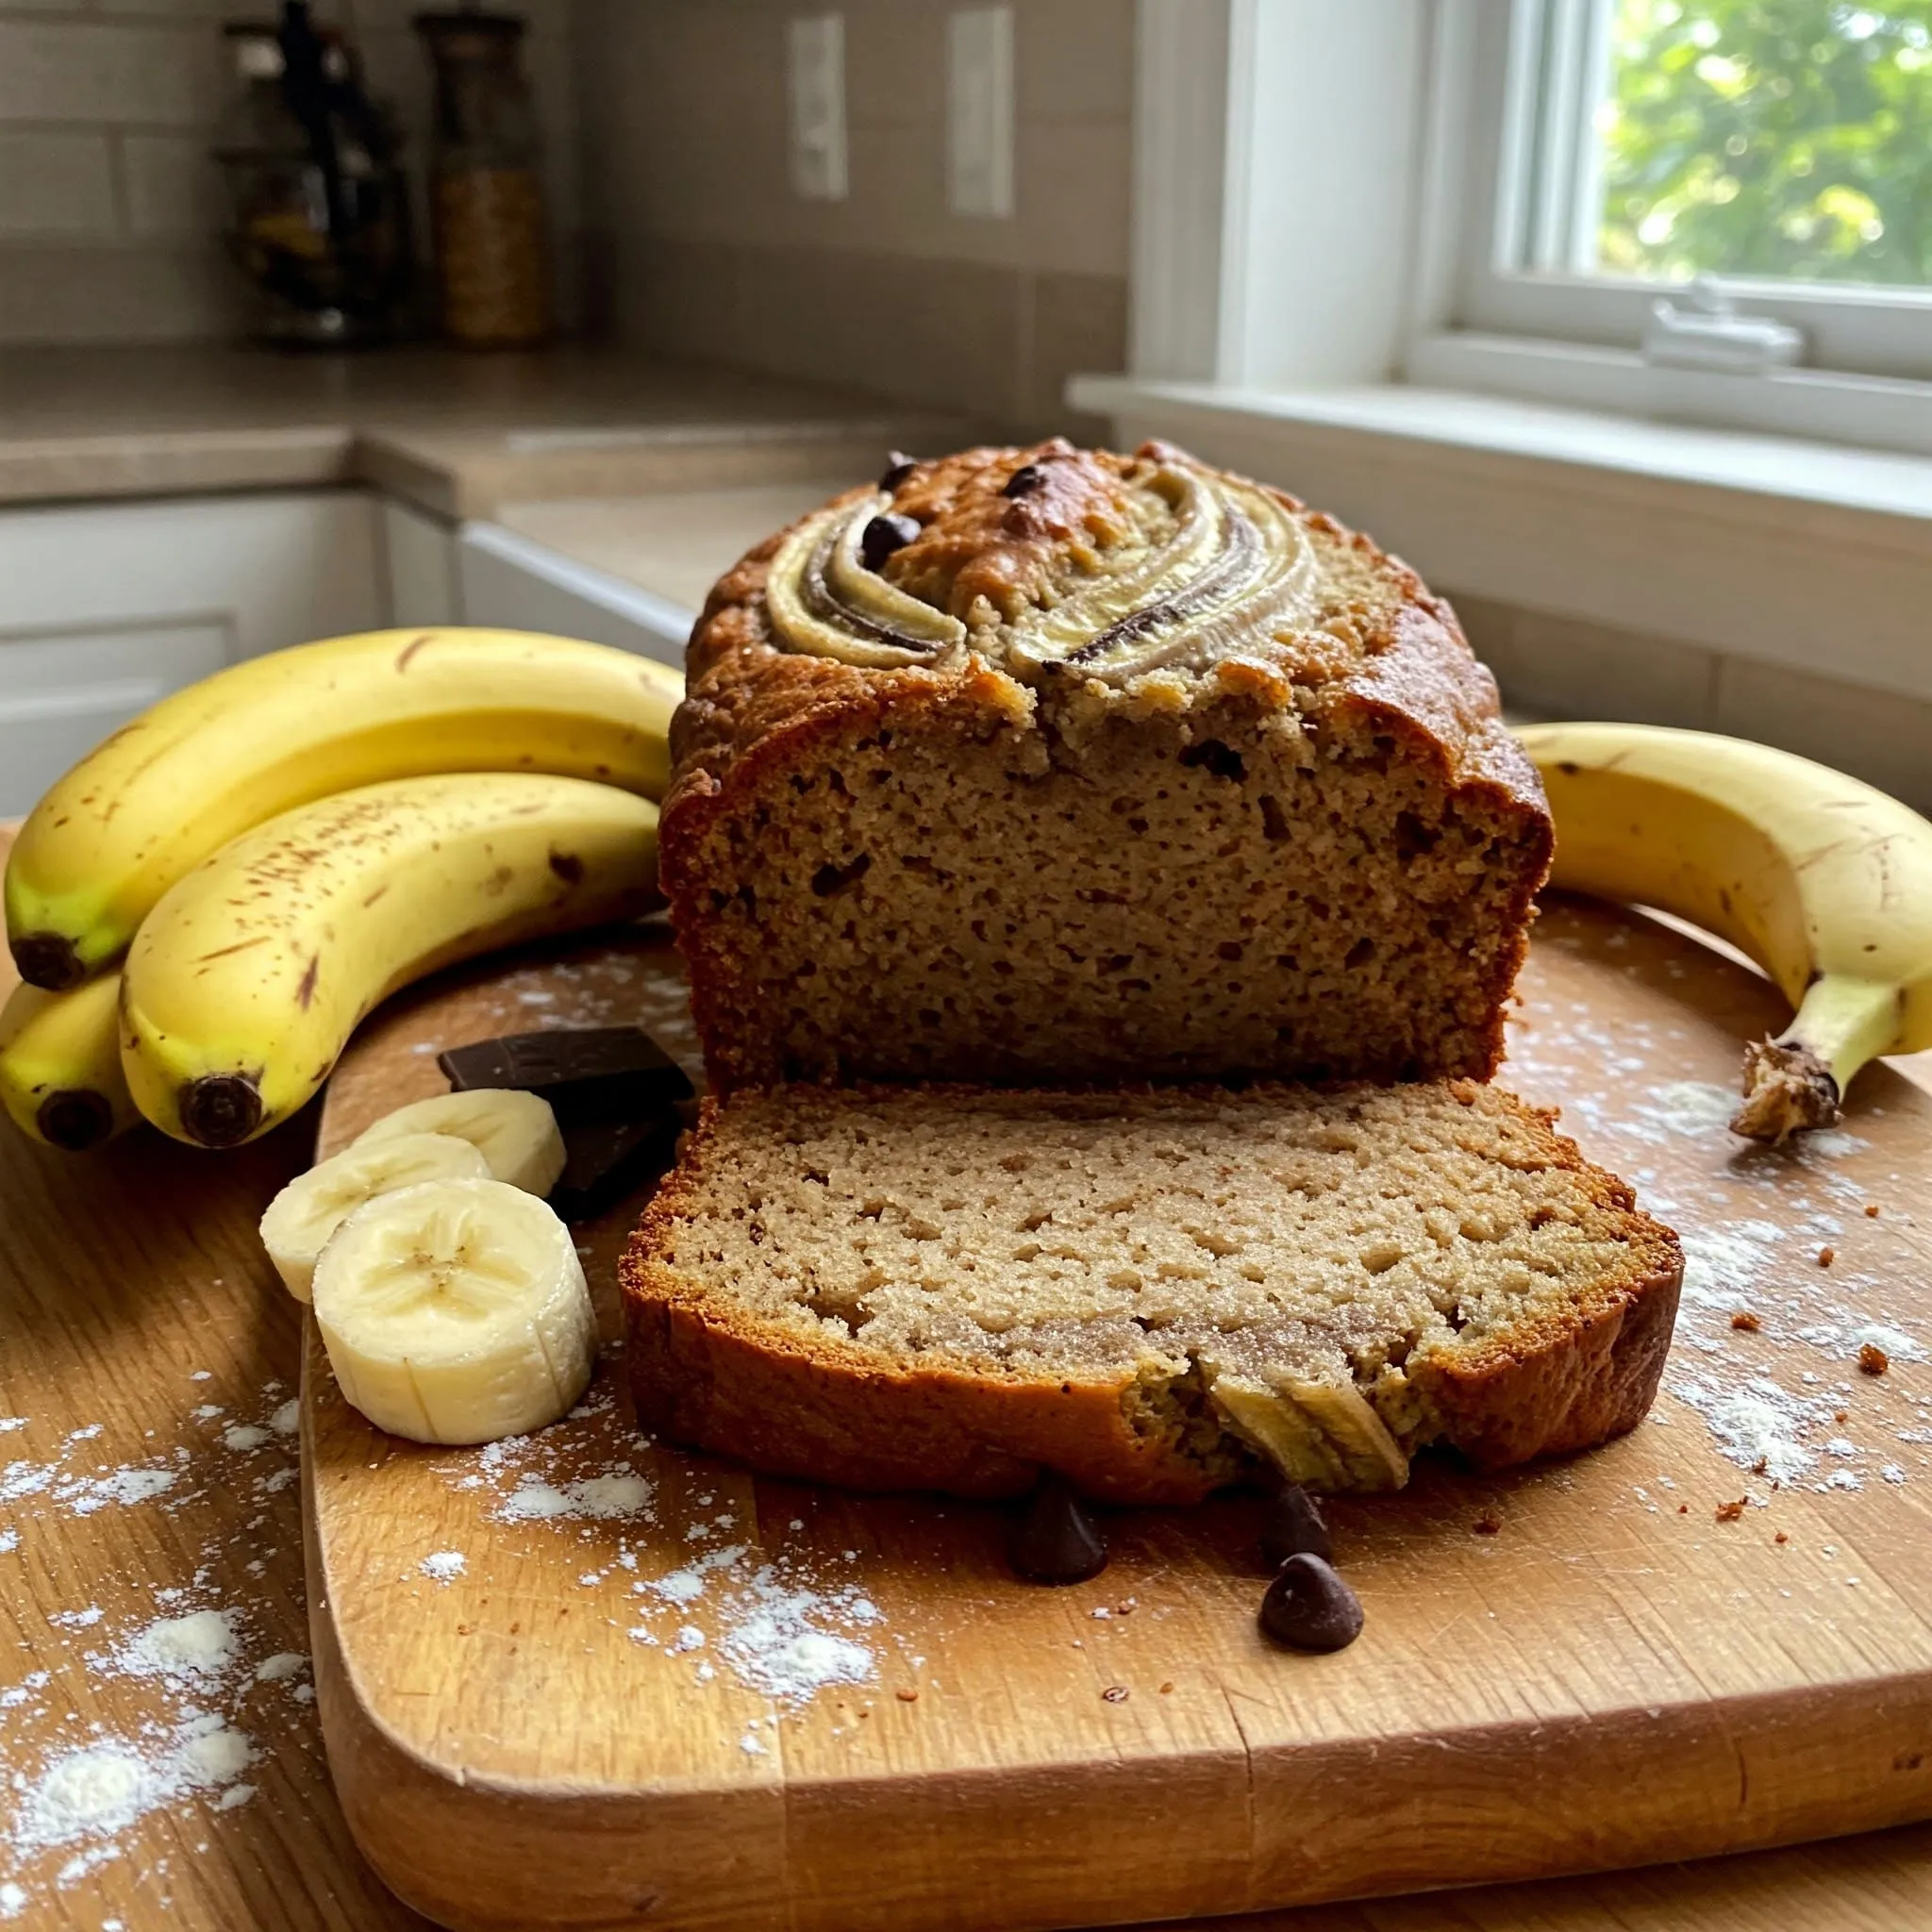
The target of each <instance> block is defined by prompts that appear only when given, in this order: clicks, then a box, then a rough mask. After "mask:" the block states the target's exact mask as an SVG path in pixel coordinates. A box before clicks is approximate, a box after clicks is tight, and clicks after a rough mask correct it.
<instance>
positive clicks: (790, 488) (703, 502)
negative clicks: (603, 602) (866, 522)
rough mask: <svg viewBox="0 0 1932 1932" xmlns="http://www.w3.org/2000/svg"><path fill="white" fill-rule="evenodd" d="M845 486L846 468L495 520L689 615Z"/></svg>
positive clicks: (554, 506) (567, 501)
mask: <svg viewBox="0 0 1932 1932" xmlns="http://www.w3.org/2000/svg"><path fill="white" fill-rule="evenodd" d="M853 481H854V475H853V472H852V471H851V470H846V471H844V472H842V473H838V472H827V473H825V474H823V475H817V476H802V477H800V478H799V480H798V481H796V482H791V483H758V484H753V485H749V486H747V487H745V488H742V489H736V490H702V489H696V490H678V491H675V492H671V491H665V492H662V493H658V494H644V495H637V496H590V497H563V498H560V499H558V500H557V501H553V502H541V503H523V502H510V503H505V504H502V505H500V506H499V507H498V508H497V510H496V513H495V516H494V518H493V521H494V522H495V523H497V524H499V525H502V527H503V528H505V529H506V530H509V531H512V532H514V533H515V534H516V535H517V536H519V537H525V538H527V539H529V541H531V542H533V543H541V544H542V545H543V547H544V548H545V549H546V550H549V551H551V552H553V553H554V554H555V555H557V556H558V557H564V558H569V559H570V560H571V561H572V562H573V563H580V564H584V565H587V566H588V567H589V568H590V569H591V570H595V571H601V572H603V573H604V574H605V575H608V576H613V577H618V578H621V579H622V580H623V581H624V582H625V583H629V584H635V585H636V586H637V587H638V588H639V589H640V590H644V591H650V592H651V593H652V594H653V595H654V596H658V597H663V598H665V599H667V600H668V601H669V602H671V603H673V604H677V605H681V606H683V607H684V608H686V609H687V610H693V611H695V610H698V609H701V608H703V606H704V602H705V598H706V597H707V595H708V594H709V591H710V589H711V586H712V585H713V584H714V583H716V582H717V580H718V579H719V578H720V577H721V576H723V575H724V573H725V572H726V571H727V570H729V569H730V568H731V566H732V565H733V564H734V563H736V562H737V561H738V559H739V558H741V557H742V556H743V555H744V553H745V552H746V551H747V550H749V549H751V548H752V547H753V545H754V544H758V543H761V542H763V541H764V540H765V539H766V538H767V537H769V536H770V535H771V534H772V532H773V531H774V530H782V529H783V528H784V527H785V525H787V524H789V523H791V522H792V521H793V520H794V519H796V518H798V517H801V516H803V515H804V514H805V512H806V511H807V510H808V509H813V508H816V507H817V506H818V505H820V504H822V503H824V500H825V499H826V498H827V497H828V496H833V495H836V494H837V493H838V492H839V491H841V490H849V489H850V488H851V487H852V484H853Z"/></svg>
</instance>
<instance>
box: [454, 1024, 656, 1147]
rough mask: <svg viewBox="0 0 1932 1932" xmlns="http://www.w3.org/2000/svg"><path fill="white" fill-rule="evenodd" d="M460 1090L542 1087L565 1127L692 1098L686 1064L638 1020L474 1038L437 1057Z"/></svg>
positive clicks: (638, 1114)
mask: <svg viewBox="0 0 1932 1932" xmlns="http://www.w3.org/2000/svg"><path fill="white" fill-rule="evenodd" d="M436 1064H437V1065H438V1066H439V1067H441V1069H442V1071H443V1074H444V1075H445V1077H446V1078H447V1079H448V1081H449V1084H450V1086H451V1087H452V1088H453V1089H454V1090H455V1091H457V1092H458V1093H465V1092H468V1091H470V1090H471V1089H473V1088H477V1087H517V1088H522V1089H524V1090H525V1091H527V1092H530V1093H540V1094H541V1095H542V1097H543V1098H544V1099H545V1100H547V1101H548V1102H549V1103H550V1105H551V1107H552V1108H553V1109H554V1110H555V1112H556V1114H557V1118H558V1122H559V1123H560V1124H562V1125H564V1126H565V1127H568V1126H570V1125H571V1124H573V1123H574V1122H578V1121H608V1120H643V1119H644V1118H646V1116H655V1114H656V1113H657V1112H658V1109H660V1108H666V1107H669V1106H670V1105H672V1104H673V1103H674V1102H675V1101H679V1100H688V1099H690V1098H691V1082H690V1081H689V1080H688V1079H686V1078H685V1076H684V1071H683V1069H682V1068H680V1067H679V1066H678V1064H677V1062H676V1061H675V1060H674V1059H673V1058H671V1056H670V1055H669V1054H667V1053H666V1052H665V1051H664V1049H663V1048H662V1047H660V1046H659V1045H658V1042H657V1041H655V1040H653V1039H652V1038H651V1036H650V1035H649V1034H648V1033H646V1032H645V1031H644V1030H643V1028H642V1027H641V1026H589V1027H561V1028H558V1029H556V1030H555V1031H552V1032H548V1033H511V1034H507V1035H505V1037H504V1038H503V1039H501V1040H478V1041H472V1042H471V1043H470V1044H469V1045H468V1046H456V1047H452V1048H451V1049H450V1050H449V1052H447V1053H440V1054H438V1055H437V1057H436Z"/></svg>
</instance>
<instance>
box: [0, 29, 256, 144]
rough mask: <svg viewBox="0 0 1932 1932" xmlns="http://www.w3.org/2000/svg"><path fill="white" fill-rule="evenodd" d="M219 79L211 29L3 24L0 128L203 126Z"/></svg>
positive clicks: (218, 60) (217, 53)
mask: <svg viewBox="0 0 1932 1932" xmlns="http://www.w3.org/2000/svg"><path fill="white" fill-rule="evenodd" d="M221 74H222V48H221V43H220V42H219V40H218V39H217V38H216V36H215V32H214V28H213V26H212V25H211V24H210V23H208V22H202V23H199V24H197V25H192V26H189V25H175V24H173V23H169V24H165V25H164V24H158V23H154V22H150V21H141V22H134V21H125V22H124V21H106V20H71V21H69V20H15V19H10V18H9V19H0V122H19V121H32V122H39V123H46V122H89V123H96V124H98V123H108V124H113V125H127V124H140V125H148V126H156V127H199V126H203V125H206V124H207V122H208V117H209V115H210V114H211V113H212V111H213V109H214V106H215V103H216V101H217V100H218V99H219V98H220V89H221Z"/></svg>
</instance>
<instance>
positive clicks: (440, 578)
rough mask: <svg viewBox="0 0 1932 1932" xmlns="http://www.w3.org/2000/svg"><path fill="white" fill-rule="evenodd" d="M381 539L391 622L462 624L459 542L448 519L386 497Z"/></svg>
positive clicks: (383, 507) (383, 506)
mask: <svg viewBox="0 0 1932 1932" xmlns="http://www.w3.org/2000/svg"><path fill="white" fill-rule="evenodd" d="M382 544H383V550H384V552H385V558H386V562H387V564H388V568H389V621H390V622H391V624H460V623H462V621H463V617H462V600H461V596H460V593H459V591H458V585H457V541H456V538H455V536H454V535H452V533H451V531H450V527H449V525H447V524H440V523H438V522H437V521H436V519H435V518H434V517H426V516H425V515H424V514H423V512H422V511H421V510H419V509H411V508H409V507H408V505H407V504H402V503H392V502H391V501H389V500H388V499H387V498H385V499H384V501H383V504H382Z"/></svg>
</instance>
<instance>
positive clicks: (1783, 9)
mask: <svg viewBox="0 0 1932 1932" xmlns="http://www.w3.org/2000/svg"><path fill="white" fill-rule="evenodd" d="M1442 4H1443V8H1444V18H1445V21H1447V22H1448V24H1449V28H1450V31H1449V33H1448V37H1447V38H1446V39H1445V40H1443V41H1441V42H1440V45H1441V48H1442V49H1444V50H1446V52H1448V53H1449V54H1450V55H1452V56H1453V57H1455V58H1452V60H1451V63H1450V64H1451V66H1452V68H1453V69H1454V72H1453V73H1452V74H1447V75H1442V76H1440V77H1439V82H1438V87H1437V91H1436V99H1435V113H1436V116H1437V119H1438V120H1439V121H1441V122H1442V123H1444V124H1445V126H1444V127H1439V128H1438V129H1437V133H1436V140H1435V143H1434V147H1433V150H1432V151H1433V153H1434V155H1435V156H1436V158H1437V159H1438V161H1439V162H1440V163H1441V164H1443V165H1446V166H1449V167H1451V168H1453V169H1455V170H1457V172H1458V174H1459V178H1460V180H1461V183H1462V185H1463V192H1462V193H1460V194H1459V195H1457V194H1453V193H1444V194H1439V195H1438V196H1437V201H1438V205H1439V206H1440V207H1441V208H1442V209H1443V210H1445V212H1444V213H1442V214H1441V215H1440V216H1439V217H1438V225H1441V226H1446V227H1447V228H1448V229H1450V230H1452V231H1453V232H1449V233H1446V234H1441V235H1438V236H1435V237H1433V238H1431V239H1432V241H1433V244H1434V246H1435V248H1436V250H1437V251H1438V253H1439V256H1440V257H1441V258H1442V259H1443V260H1444V261H1445V263H1446V267H1447V273H1446V275H1444V276H1443V277H1442V280H1443V292H1442V294H1441V297H1440V298H1439V300H1438V302H1437V304H1436V307H1437V308H1438V310H1439V313H1438V314H1437V316H1436V317H1435V318H1433V320H1432V321H1431V320H1428V319H1425V321H1424V325H1423V327H1422V329H1421V331H1420V334H1419V337H1418V340H1417V341H1416V342H1415V343H1414V345H1413V351H1412V354H1411V356H1410V358H1409V370H1408V373H1409V374H1410V375H1411V376H1412V377H1413V378H1414V379H1417V380H1421V381H1424V382H1432V383H1442V384H1446V385H1448V386H1453V387H1464V388H1477V389H1484V388H1488V389H1502V390H1505V391H1511V392H1515V393H1519V394H1530V395H1537V396H1541V397H1543V398H1544V399H1547V400H1559V401H1574V402H1580V403H1584V404H1588V405H1593V406H1597V407H1610V408H1635V409H1639V410H1644V411H1649V412H1653V413H1659V414H1669V415H1679V416H1689V417H1692V418H1698V419H1702V420H1707V421H1717V422H1725V423H1732V424H1736V425H1742V426H1747V427H1756V428H1764V429H1773V430H1782V431H1787V432H1790V433H1797V434H1803V435H1818V436H1826V437H1830V438H1832V439H1833V440H1837V441H1864V442H1872V443H1877V444H1883V445H1890V446H1891V447H1904V448H1909V449H1914V450H1927V449H1932V0H1872V4H1870V5H1861V4H1846V0H1442Z"/></svg>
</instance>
